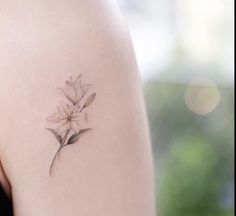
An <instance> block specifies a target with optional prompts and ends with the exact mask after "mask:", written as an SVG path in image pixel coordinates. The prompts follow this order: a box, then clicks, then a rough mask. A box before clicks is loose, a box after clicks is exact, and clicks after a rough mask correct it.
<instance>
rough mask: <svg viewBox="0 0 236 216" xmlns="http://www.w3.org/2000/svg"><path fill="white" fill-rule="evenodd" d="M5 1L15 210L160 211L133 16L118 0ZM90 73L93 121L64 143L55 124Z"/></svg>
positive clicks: (8, 148)
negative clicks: (129, 23) (65, 92)
mask: <svg viewBox="0 0 236 216" xmlns="http://www.w3.org/2000/svg"><path fill="white" fill-rule="evenodd" d="M14 2H15V3H14V4H12V2H10V1H5V0H0V5H1V7H0V87H1V90H0V98H1V100H0V114H1V117H0V120H1V124H0V160H1V166H0V181H1V184H2V185H3V186H4V188H5V190H6V192H7V193H8V194H9V196H10V197H12V200H13V203H14V214H15V216H42V215H43V216H65V215H68V216H78V215H81V216H94V215H96V216H121V215H122V216H153V215H154V195H153V192H154V188H153V169H152V157H151V148H150V140H149V135H148V127H147V121H146V114H145V109H144V103H143V96H142V91H141V86H140V80H139V76H138V70H137V65H136V62H135V58H134V54H133V49H132V46H131V42H130V38H129V34H128V31H127V28H126V25H125V23H124V21H123V19H122V16H121V14H120V11H119V9H118V7H117V5H116V4H115V3H114V2H113V1H110V0H109V1H108V0H107V1H106V0H105V1H104V0H103V1H99V0H86V1H82V0H68V1H65V0H57V1H54V0H53V1H48V0H40V1H39V0H31V1H27V0H23V1H14ZM78 74H82V76H83V78H84V80H86V81H88V82H89V83H91V84H92V85H93V90H94V91H95V92H96V99H95V100H94V101H93V103H92V104H91V105H90V106H89V107H88V108H87V112H88V113H89V114H88V121H87V123H85V125H83V126H84V127H85V126H86V127H87V128H90V127H91V128H93V130H91V131H89V132H87V133H86V135H83V136H82V137H81V138H80V139H79V141H78V142H76V144H75V145H71V146H70V147H68V148H67V147H66V148H63V150H62V151H61V152H60V157H59V158H57V159H56V160H55V163H54V165H53V172H52V174H51V175H49V167H50V164H51V163H52V159H53V157H54V155H55V153H56V152H57V150H58V142H57V140H56V139H55V137H54V136H53V135H52V134H51V133H50V131H48V130H47V129H46V127H47V120H46V119H47V117H48V116H50V115H51V113H53V112H54V110H55V108H56V104H57V102H58V98H59V97H60V96H59V93H58V92H57V91H55V88H56V87H58V86H61V85H62V84H63V83H64V82H65V81H66V80H68V77H70V76H72V77H76V76H77V75H78Z"/></svg>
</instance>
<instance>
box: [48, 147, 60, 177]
mask: <svg viewBox="0 0 236 216" xmlns="http://www.w3.org/2000/svg"><path fill="white" fill-rule="evenodd" d="M62 148H63V146H60V148H59V149H58V150H57V152H56V154H55V156H54V158H53V160H52V163H51V166H50V171H49V173H50V176H51V175H52V168H53V165H54V163H55V160H56V158H57V156H58V155H59V154H60V151H61V150H62Z"/></svg>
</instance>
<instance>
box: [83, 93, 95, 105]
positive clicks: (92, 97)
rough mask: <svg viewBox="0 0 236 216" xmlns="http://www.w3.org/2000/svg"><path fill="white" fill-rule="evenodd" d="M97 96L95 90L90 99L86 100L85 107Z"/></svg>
mask: <svg viewBox="0 0 236 216" xmlns="http://www.w3.org/2000/svg"><path fill="white" fill-rule="evenodd" d="M95 97H96V93H95V92H94V93H92V94H91V95H90V96H89V97H88V99H87V100H86V101H85V103H84V107H87V106H88V105H89V104H91V103H92V102H93V100H94V99H95Z"/></svg>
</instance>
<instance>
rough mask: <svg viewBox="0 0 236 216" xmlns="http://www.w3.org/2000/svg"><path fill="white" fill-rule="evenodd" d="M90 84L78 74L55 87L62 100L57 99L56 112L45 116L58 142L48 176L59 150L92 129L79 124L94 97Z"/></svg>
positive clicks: (85, 116) (49, 129)
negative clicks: (62, 85)
mask: <svg viewBox="0 0 236 216" xmlns="http://www.w3.org/2000/svg"><path fill="white" fill-rule="evenodd" d="M91 86H92V85H91V84H88V83H83V82H82V75H81V74H80V75H78V76H77V77H75V78H73V77H70V79H69V80H67V81H65V87H64V88H57V89H58V90H59V91H60V92H61V93H62V95H63V100H61V101H59V105H58V106H57V112H54V113H53V114H52V115H51V116H49V117H48V118H47V121H48V122H50V123H52V124H53V125H54V126H53V127H48V128H46V129H47V130H48V131H50V132H51V133H52V134H53V135H54V137H55V138H56V140H57V141H58V142H59V144H60V146H59V148H58V150H57V152H56V154H55V155H54V157H53V160H52V162H51V165H50V169H49V174H50V176H51V174H52V170H53V166H54V163H55V161H56V158H57V157H58V158H59V156H60V152H61V150H62V149H63V148H64V147H66V146H68V145H72V144H75V143H77V142H78V141H79V139H80V137H81V136H82V135H83V134H84V133H86V132H88V131H90V130H92V128H82V127H81V124H80V123H81V120H82V119H83V118H84V119H85V120H87V112H86V109H87V107H88V106H89V105H90V104H91V103H92V102H93V101H94V99H95V98H96V93H95V92H92V93H91V91H90V88H91Z"/></svg>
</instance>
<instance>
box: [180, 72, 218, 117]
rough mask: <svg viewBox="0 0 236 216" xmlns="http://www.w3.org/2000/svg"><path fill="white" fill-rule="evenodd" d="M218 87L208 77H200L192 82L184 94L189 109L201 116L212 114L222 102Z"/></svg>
mask: <svg viewBox="0 0 236 216" xmlns="http://www.w3.org/2000/svg"><path fill="white" fill-rule="evenodd" d="M220 97H221V95H220V91H219V88H218V87H217V85H216V84H215V83H214V82H213V81H212V80H210V79H209V78H207V77H204V76H199V77H196V78H194V79H193V80H191V81H190V82H189V83H188V85H187V87H186V89H185V93H184V100H185V103H186V105H187V107H188V108H189V109H190V110H191V111H192V112H194V113H197V114H199V115H207V114H209V113H211V112H212V111H213V110H215V108H216V107H217V105H218V104H219V102H220Z"/></svg>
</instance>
